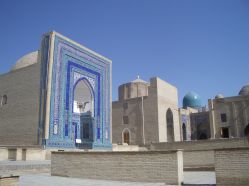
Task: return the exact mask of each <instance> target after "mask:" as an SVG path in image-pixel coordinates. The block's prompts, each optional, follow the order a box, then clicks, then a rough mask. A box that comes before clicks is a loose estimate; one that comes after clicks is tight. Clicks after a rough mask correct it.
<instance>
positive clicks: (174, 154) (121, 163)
mask: <svg viewBox="0 0 249 186" xmlns="http://www.w3.org/2000/svg"><path fill="white" fill-rule="evenodd" d="M51 174H52V175H54V176H65V177H75V178H86V179H103V180H117V181H135V182H163V183H167V184H177V185H178V184H180V183H181V182H182V181H183V166H182V152H181V151H162V152H153V151H150V152H148V151H144V152H141V151H140V152H52V160H51Z"/></svg>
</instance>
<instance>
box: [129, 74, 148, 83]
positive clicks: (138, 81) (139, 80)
mask: <svg viewBox="0 0 249 186" xmlns="http://www.w3.org/2000/svg"><path fill="white" fill-rule="evenodd" d="M132 83H146V84H148V82H146V81H144V80H142V79H140V77H139V76H137V79H135V80H133V81H132Z"/></svg>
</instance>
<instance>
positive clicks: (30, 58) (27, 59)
mask: <svg viewBox="0 0 249 186" xmlns="http://www.w3.org/2000/svg"><path fill="white" fill-rule="evenodd" d="M37 58H38V51H35V52H31V53H29V54H26V55H25V56H23V57H21V58H20V59H18V60H17V62H16V64H15V65H14V66H13V67H12V68H11V70H10V71H15V70H17V69H21V68H24V67H27V66H30V65H33V64H35V63H37Z"/></svg>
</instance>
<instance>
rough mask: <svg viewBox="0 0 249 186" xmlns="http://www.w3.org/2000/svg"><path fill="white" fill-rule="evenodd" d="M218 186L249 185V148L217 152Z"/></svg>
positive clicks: (215, 157)
mask: <svg viewBox="0 0 249 186" xmlns="http://www.w3.org/2000/svg"><path fill="white" fill-rule="evenodd" d="M214 159H215V172H216V184H217V186H223V185H233V186H234V185H238V186H243V185H244V186H248V185H249V147H247V148H232V149H218V150H215V155H214Z"/></svg>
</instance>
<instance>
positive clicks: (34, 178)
mask: <svg viewBox="0 0 249 186" xmlns="http://www.w3.org/2000/svg"><path fill="white" fill-rule="evenodd" d="M19 184H20V186H33V185H36V186H44V185H45V186H68V185H74V186H92V185H94V186H163V185H164V186H165V184H164V183H134V182H119V181H106V180H89V179H77V178H64V177H58V176H50V175H48V174H37V175H23V176H21V177H20V179H19ZM184 185H186V186H190V185H195V186H197V185H215V173H214V172H184Z"/></svg>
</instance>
